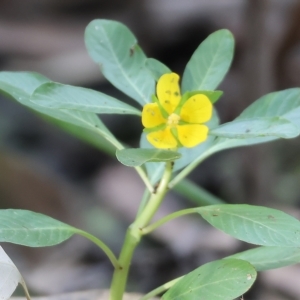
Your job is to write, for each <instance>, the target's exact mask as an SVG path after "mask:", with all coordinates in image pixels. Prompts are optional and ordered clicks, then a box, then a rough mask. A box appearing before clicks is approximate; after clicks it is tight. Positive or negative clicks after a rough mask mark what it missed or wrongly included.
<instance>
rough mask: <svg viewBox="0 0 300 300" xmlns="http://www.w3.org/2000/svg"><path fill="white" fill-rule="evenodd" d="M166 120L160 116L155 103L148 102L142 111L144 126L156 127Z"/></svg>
mask: <svg viewBox="0 0 300 300" xmlns="http://www.w3.org/2000/svg"><path fill="white" fill-rule="evenodd" d="M166 122H167V120H166V119H165V118H164V117H163V116H162V114H161V112H160V109H159V106H158V104H157V103H148V104H146V105H145V106H144V108H143V111H142V124H143V126H144V127H146V128H152V127H156V126H158V125H161V124H164V123H166Z"/></svg>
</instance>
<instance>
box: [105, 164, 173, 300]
mask: <svg viewBox="0 0 300 300" xmlns="http://www.w3.org/2000/svg"><path fill="white" fill-rule="evenodd" d="M172 168H173V162H167V163H166V168H165V172H164V174H163V177H162V179H161V181H160V183H159V186H158V188H157V190H156V191H154V192H153V193H152V194H151V196H150V199H149V201H148V202H147V204H146V205H145V208H144V210H143V211H142V212H141V213H140V214H138V216H137V218H136V220H135V221H134V222H133V223H132V224H131V225H130V226H129V228H128V230H127V233H126V236H125V241H124V243H123V247H122V250H121V253H120V257H119V265H120V267H119V268H116V269H115V271H114V274H113V278H112V283H111V289H110V300H122V298H123V294H124V291H125V287H126V283H127V277H128V272H129V268H130V263H131V259H132V256H133V253H134V250H135V248H136V246H137V245H138V244H139V242H140V240H141V238H142V235H143V233H142V229H143V228H144V227H145V226H147V225H148V223H149V222H150V221H151V219H152V217H153V216H154V214H155V213H156V211H157V209H158V208H159V206H160V204H161V202H162V201H163V199H164V196H165V194H166V193H167V191H168V183H169V182H170V179H171V176H172Z"/></svg>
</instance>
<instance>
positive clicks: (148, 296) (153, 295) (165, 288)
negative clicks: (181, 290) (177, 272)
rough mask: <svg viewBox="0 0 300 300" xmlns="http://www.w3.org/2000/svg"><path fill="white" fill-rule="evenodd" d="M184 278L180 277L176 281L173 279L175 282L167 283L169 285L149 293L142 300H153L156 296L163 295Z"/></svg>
mask: <svg viewBox="0 0 300 300" xmlns="http://www.w3.org/2000/svg"><path fill="white" fill-rule="evenodd" d="M182 277H183V276H182ZM182 277H178V278H176V279H173V280H171V281H169V282H167V283H165V284H163V285H161V286H159V287H158V288H156V289H155V290H153V291H151V292H150V293H148V294H146V295H145V296H143V297H142V298H141V299H140V300H148V299H151V298H153V297H155V296H157V295H159V294H161V293H163V292H164V291H166V290H168V289H169V288H171V287H172V286H173V285H174V284H175V283H177V282H178V281H179V280H180V279H181V278H182Z"/></svg>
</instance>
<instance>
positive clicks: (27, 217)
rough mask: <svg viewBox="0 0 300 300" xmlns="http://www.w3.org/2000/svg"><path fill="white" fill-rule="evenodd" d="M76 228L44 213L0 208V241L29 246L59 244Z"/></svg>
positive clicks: (74, 231)
mask: <svg viewBox="0 0 300 300" xmlns="http://www.w3.org/2000/svg"><path fill="white" fill-rule="evenodd" d="M76 231H77V229H76V228H74V227H71V226H69V225H67V224H64V223H62V222H60V221H57V220H54V219H52V218H50V217H47V216H45V215H42V214H39V213H34V212H31V211H28V210H21V209H2V210H0V241H1V242H8V243H14V244H18V245H24V246H30V247H45V246H52V245H56V244H59V243H61V242H63V241H65V240H67V239H68V238H70V237H71V236H72V235H73V234H74V233H76Z"/></svg>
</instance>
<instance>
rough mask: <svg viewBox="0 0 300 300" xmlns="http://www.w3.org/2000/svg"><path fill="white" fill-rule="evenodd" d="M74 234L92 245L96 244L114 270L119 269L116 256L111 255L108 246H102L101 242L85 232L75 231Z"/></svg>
mask: <svg viewBox="0 0 300 300" xmlns="http://www.w3.org/2000/svg"><path fill="white" fill-rule="evenodd" d="M76 233H77V234H79V235H81V236H84V237H85V238H87V239H89V240H90V241H92V242H93V243H94V244H96V245H97V246H98V247H99V248H101V249H102V251H103V252H104V253H105V254H106V255H107V256H108V258H109V260H110V261H111V263H112V265H113V266H114V268H115V269H117V268H120V264H119V262H118V260H117V258H116V256H115V255H114V254H113V252H112V251H111V250H110V248H109V247H108V246H106V244H104V243H103V242H102V241H101V240H99V239H98V238H96V237H95V236H93V235H92V234H90V233H88V232H85V231H83V230H79V229H77V230H76Z"/></svg>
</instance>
